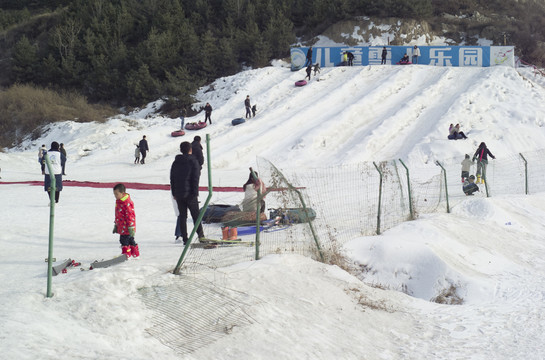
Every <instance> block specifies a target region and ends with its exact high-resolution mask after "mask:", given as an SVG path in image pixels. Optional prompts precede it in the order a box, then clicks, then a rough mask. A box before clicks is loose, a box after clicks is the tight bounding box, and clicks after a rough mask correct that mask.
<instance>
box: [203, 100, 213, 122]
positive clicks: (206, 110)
mask: <svg viewBox="0 0 545 360" xmlns="http://www.w3.org/2000/svg"><path fill="white" fill-rule="evenodd" d="M211 115H212V105H210V103H206V106H205V107H204V122H206V120H208V121H210V125H212V119H211V118H210V116H211Z"/></svg>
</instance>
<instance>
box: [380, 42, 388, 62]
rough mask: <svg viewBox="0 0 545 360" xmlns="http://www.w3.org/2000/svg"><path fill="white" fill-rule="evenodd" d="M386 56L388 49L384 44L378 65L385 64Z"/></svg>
mask: <svg viewBox="0 0 545 360" xmlns="http://www.w3.org/2000/svg"><path fill="white" fill-rule="evenodd" d="M387 57H388V50H387V49H386V46H384V47H383V48H382V60H381V61H380V65H385V64H386V58H387Z"/></svg>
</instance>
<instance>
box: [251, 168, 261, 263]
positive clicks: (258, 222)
mask: <svg viewBox="0 0 545 360" xmlns="http://www.w3.org/2000/svg"><path fill="white" fill-rule="evenodd" d="M250 172H251V174H252V177H253V178H254V180H256V181H258V180H259V178H258V177H257V175H256V174H255V172H254V170H253V169H252V168H250ZM262 199H263V196H262V195H261V183H260V184H259V187H258V189H257V204H256V216H255V217H256V219H255V224H256V227H255V259H256V260H259V237H260V235H259V234H260V231H259V230H260V227H261V200H262Z"/></svg>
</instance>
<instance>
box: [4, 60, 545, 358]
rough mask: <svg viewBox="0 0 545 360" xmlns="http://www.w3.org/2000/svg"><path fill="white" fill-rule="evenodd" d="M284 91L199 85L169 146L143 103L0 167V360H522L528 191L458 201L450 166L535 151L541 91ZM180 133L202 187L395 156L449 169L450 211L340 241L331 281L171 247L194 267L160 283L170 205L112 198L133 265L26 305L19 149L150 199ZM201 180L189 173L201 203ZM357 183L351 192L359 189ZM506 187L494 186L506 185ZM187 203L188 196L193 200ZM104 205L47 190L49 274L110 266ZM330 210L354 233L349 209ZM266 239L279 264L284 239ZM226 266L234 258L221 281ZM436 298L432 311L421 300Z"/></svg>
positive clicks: (535, 228) (440, 85) (453, 78)
mask: <svg viewBox="0 0 545 360" xmlns="http://www.w3.org/2000/svg"><path fill="white" fill-rule="evenodd" d="M302 77H303V72H302V71H301V72H298V73H293V72H291V71H290V70H289V69H288V68H285V67H267V68H263V69H257V70H248V71H244V72H242V73H239V74H237V75H234V76H231V77H226V78H221V79H218V80H217V81H216V82H214V83H213V84H212V85H211V86H210V87H204V88H201V89H200V90H199V93H198V95H197V97H198V103H197V104H196V105H195V106H197V107H198V106H199V105H200V104H202V103H205V102H210V103H211V104H212V106H213V107H214V109H215V110H214V112H213V114H212V122H213V123H212V125H209V126H208V127H207V128H206V130H201V131H197V132H188V134H187V135H185V136H184V137H182V138H172V137H170V132H171V131H172V130H174V129H176V128H177V127H179V122H178V119H170V118H167V117H162V116H160V115H157V114H155V112H156V111H157V110H158V108H159V107H160V105H161V102H160V101H159V102H155V103H151V104H149V105H148V106H147V107H146V108H144V109H138V110H137V111H135V112H134V113H132V114H131V115H130V116H123V115H119V116H117V117H115V118H112V119H110V120H109V121H107V122H105V123H86V124H81V123H76V122H72V121H67V122H61V123H56V124H52V125H50V126H49V127H48V129H47V131H46V133H45V134H44V135H43V137H41V138H39V139H38V140H36V141H31V140H27V141H25V142H24V144H23V145H22V146H21V147H17V148H12V149H9V150H8V151H7V152H3V153H0V166H1V168H2V171H1V173H0V175H1V177H2V180H0V181H1V182H0V198H1V199H2V200H3V201H2V204H1V205H0V218H1V219H2V221H1V222H0V248H1V249H2V252H3V260H2V261H1V262H0V267H1V269H2V271H1V272H0V283H2V284H3V286H2V288H1V289H0V297H1V298H2V299H3V300H4V306H3V307H2V309H1V310H0V323H1V324H2V326H3V330H4V333H3V335H2V336H0V351H1V352H2V354H4V356H6V357H7V358H14V359H15V358H17V359H34V358H40V359H58V358H59V357H61V358H63V357H73V356H77V357H79V358H82V359H110V358H116V359H117V358H119V359H142V360H144V359H151V358H160V359H225V360H227V359H233V358H237V359H256V358H259V359H264V360H273V359H279V358H292V359H319V360H322V359H323V360H329V359H332V358H340V359H362V358H366V359H367V358H368V359H392V360H394V359H415V360H416V359H427V358H433V359H445V360H446V359H449V360H450V359H453V358H471V359H479V360H481V359H483V360H485V359H499V360H504V359H505V360H507V359H515V358H521V359H532V360H533V359H542V358H543V357H544V356H545V349H544V348H543V345H542V344H543V343H544V342H545V337H544V335H543V334H544V332H543V330H544V329H543V324H544V321H543V320H544V318H543V314H545V308H544V304H543V301H542V299H543V298H544V295H545V293H544V291H543V289H544V288H545V280H544V279H545V261H544V260H543V259H545V247H544V246H543V232H544V231H545V225H544V224H545V212H544V211H543V206H542V204H543V201H544V200H545V196H544V193H543V192H541V193H536V192H532V193H531V194H530V195H522V193H520V192H519V193H517V194H513V193H507V194H506V193H502V192H497V193H495V194H494V196H493V197H491V198H486V197H485V195H484V194H483V191H481V193H479V194H478V195H477V196H474V197H466V196H463V195H461V194H460V193H461V191H460V183H459V169H460V166H459V162H460V160H461V159H462V158H463V154H464V153H471V152H473V151H474V150H475V148H476V145H478V143H479V142H481V141H486V142H487V144H489V146H490V149H491V150H492V152H493V153H494V154H495V155H496V157H497V159H496V160H494V161H493V162H492V163H491V164H490V165H489V166H490V168H491V169H494V168H499V167H500V166H501V164H503V163H505V162H507V161H508V159H509V158H510V157H512V156H513V154H514V155H515V156H518V155H517V154H518V153H519V152H526V151H537V150H540V149H542V148H543V144H544V143H545V142H544V140H545V139H544V137H545V133H544V132H543V122H542V120H541V114H542V113H543V110H544V109H543V107H544V106H545V105H544V104H545V102H544V101H543V97H544V95H545V92H544V91H545V90H544V89H543V87H542V86H541V85H540V83H542V82H541V79H539V78H535V77H534V75H532V73H531V71H528V72H526V71H524V69H519V70H516V69H512V68H502V67H496V68H487V69H460V68H431V67H426V66H410V67H399V66H398V67H396V66H375V67H367V68H335V69H324V70H323V71H322V73H321V74H320V75H319V76H318V77H317V78H313V79H312V81H311V82H310V83H309V84H308V85H306V86H305V87H303V88H296V87H294V81H295V80H299V79H300V78H302ZM247 94H249V95H250V96H251V98H252V103H256V104H257V106H258V115H257V116H256V117H255V118H253V119H249V120H248V121H247V122H246V123H244V124H241V125H238V126H232V125H231V123H230V121H231V119H233V118H235V117H239V116H242V115H243V114H244V107H243V101H244V99H245V97H246V95H247ZM203 117H204V115H203V114H199V115H197V116H195V117H193V118H190V119H188V121H197V120H199V119H203ZM457 122H460V123H461V124H462V129H463V130H464V131H466V132H467V133H468V136H469V137H470V139H469V140H466V141H463V140H458V141H449V140H446V135H447V129H448V125H449V124H450V123H457ZM144 134H145V135H147V138H148V140H149V143H150V149H151V152H150V154H149V157H148V158H147V162H146V164H145V165H135V164H133V159H134V158H133V150H134V143H135V142H136V141H137V140H139V139H140V138H141V137H142V135H144ZM196 134H198V135H201V136H202V137H203V138H204V136H205V134H209V135H210V138H211V153H212V155H211V162H212V164H211V165H212V168H213V173H212V181H213V184H214V185H217V186H237V187H240V186H241V185H242V183H243V182H244V180H245V179H246V178H247V176H248V167H249V166H255V165H256V156H260V157H264V158H267V159H269V160H270V161H272V162H273V163H274V164H275V165H277V166H278V167H280V168H282V169H283V170H284V169H285V170H287V171H288V172H290V173H294V174H304V173H306V172H310V171H311V170H312V169H315V168H317V167H323V168H329V169H332V170H333V171H335V172H339V175H340V176H341V177H342V175H343V174H344V173H343V171H345V168H344V167H343V166H338V165H340V164H344V165H345V166H347V167H348V166H349V165H351V164H356V163H358V164H361V163H362V162H364V161H371V160H372V161H380V160H382V159H396V158H403V159H404V160H406V161H407V162H408V164H409V166H410V167H411V169H414V168H418V167H421V166H426V165H427V166H430V167H433V168H436V169H437V166H435V165H434V164H433V160H435V159H440V160H442V159H450V160H449V161H450V163H451V164H452V166H453V169H455V171H454V172H453V173H452V175H451V176H452V178H453V179H454V180H453V182H454V183H455V189H456V190H457V192H458V195H455V196H457V197H456V199H455V200H456V201H453V202H452V203H451V213H446V211H444V210H438V211H436V212H431V213H422V214H420V216H419V218H418V219H417V220H415V221H406V222H403V223H402V224H400V225H398V226H396V227H393V228H391V229H390V230H388V231H384V232H383V233H382V234H381V235H378V236H363V235H362V234H358V235H355V236H352V237H351V238H350V239H348V241H346V242H342V243H340V247H339V249H338V251H339V253H340V254H342V259H343V261H340V262H339V263H338V264H337V265H331V264H324V263H321V262H317V261H314V260H312V259H311V258H309V257H307V256H302V255H298V254H294V253H290V252H289V251H288V252H286V251H282V248H283V247H282V248H278V249H277V251H276V252H271V253H268V254H263V253H262V254H261V256H262V258H261V259H260V260H259V261H255V260H252V259H253V258H252V256H253V255H254V254H255V252H254V249H253V248H250V247H239V248H236V247H233V248H227V249H225V248H218V249H210V250H203V249H191V251H192V252H193V253H194V254H195V256H196V259H197V261H198V262H199V263H201V264H204V265H207V267H206V269H204V270H202V271H191V270H188V271H187V272H184V273H183V275H182V276H175V275H173V274H172V269H173V267H174V265H175V263H176V261H177V260H178V258H179V256H180V255H181V253H182V251H183V248H182V246H181V245H180V244H175V243H174V236H173V231H174V226H175V215H174V212H173V209H172V199H171V195H170V192H169V191H165V190H140V189H129V191H130V194H131V198H132V199H133V200H134V202H135V206H136V213H137V230H136V231H137V235H136V236H137V242H138V243H139V246H140V251H141V256H140V258H139V259H137V260H135V259H132V260H130V261H127V262H125V263H123V264H120V265H117V266H115V267H111V268H106V269H94V270H92V271H79V270H78V269H77V268H71V269H69V271H68V272H67V273H66V274H60V275H59V276H57V277H54V278H53V292H54V296H53V297H52V298H45V297H44V294H45V290H46V263H44V261H43V259H44V258H45V257H46V256H47V244H48V230H49V226H48V225H49V221H50V216H49V210H50V208H49V206H48V202H47V195H46V194H45V192H44V190H43V187H42V186H29V185H27V184H7V183H6V182H12V181H13V182H18V181H24V180H36V181H40V180H42V179H43V176H42V175H41V174H40V169H39V164H38V163H37V161H36V157H37V150H38V147H39V145H41V144H42V143H43V144H49V143H50V142H51V141H59V142H63V143H64V144H65V145H66V148H67V151H68V163H67V174H68V176H66V177H65V178H67V179H74V180H82V181H98V182H110V181H111V182H118V181H123V182H143V183H159V184H163V183H168V181H169V169H170V165H171V163H172V161H173V158H174V156H175V155H176V154H177V153H178V147H179V144H180V142H181V141H184V140H192V138H193V136H194V135H196ZM537 165H540V163H537ZM255 167H256V170H258V171H260V172H261V171H262V169H261V168H258V167H257V166H255ZM535 168H538V170H540V171H542V168H543V166H536V167H534V169H535ZM540 168H541V169H540ZM436 172H437V171H436ZM206 175H207V174H206V172H205V171H203V174H202V177H201V185H203V186H204V185H206V180H205V178H206ZM360 175H361V177H362V178H363V179H364V182H365V180H366V174H363V173H362V174H360ZM512 175H513V174H512V173H511V174H509V175H508V176H504V178H503V179H502V180H503V183H506V184H512V181H511V177H512ZM266 179H267V181H269V179H268V178H266ZM449 180H450V178H449ZM315 182H316V183H320V184H325V185H326V186H324V187H323V188H324V189H325V188H327V187H328V186H338V188H339V189H338V190H339V193H340V196H339V198H340V199H341V200H343V199H344V200H350V199H351V198H355V197H356V196H357V195H359V193H360V192H361V193H364V192H365V189H364V188H361V189H357V190H356V191H353V190H352V188H350V186H349V185H350V184H345V183H340V184H338V183H337V184H334V183H332V182H331V179H330V178H328V177H321V178H317V179H315ZM309 186H310V185H309ZM310 190H311V189H307V190H306V191H309V192H310ZM449 191H450V189H449ZM205 196H206V194H205V193H201V194H200V200H201V202H202V201H203V199H204V198H205ZM241 199H242V193H240V192H230V193H215V194H214V197H213V198H212V201H213V202H215V203H240V201H241ZM114 200H115V199H114V197H113V195H112V190H111V189H110V188H91V187H73V186H70V187H69V186H66V187H65V189H64V190H63V191H62V195H61V198H60V202H59V204H57V205H56V206H55V219H54V220H55V240H54V246H55V252H54V256H55V257H56V259H57V260H58V261H60V260H62V259H66V258H68V257H70V258H73V259H76V260H77V261H81V262H82V264H83V266H87V268H88V266H89V265H90V264H91V263H92V261H94V260H95V259H102V258H110V257H112V256H114V255H116V254H118V253H119V252H120V250H119V248H118V245H119V243H118V240H117V239H118V237H117V236H116V235H113V234H112V222H113V218H114ZM267 201H268V203H269V204H270V203H271V202H272V199H271V197H269V198H267ZM345 203H346V206H352V205H351V204H352V203H351V202H350V201H345ZM318 205H319V206H322V207H324V208H328V207H330V206H332V205H331V204H327V203H326V204H318ZM349 210H351V211H352V213H353V214H356V215H355V216H354V217H356V218H359V217H360V216H361V212H363V211H364V209H363V208H359V207H354V208H350V209H349ZM318 220H322V219H317V220H316V221H315V222H318ZM326 220H328V221H329V223H328V226H329V228H330V229H333V230H331V231H338V232H342V231H344V230H346V226H347V225H346V224H347V222H346V221H344V219H341V220H339V219H337V218H331V219H326ZM189 224H191V221H189ZM218 226H219V225H218ZM218 226H216V225H208V224H207V225H205V231H206V233H207V234H209V233H210V234H214V233H215V232H217V231H218V230H219V227H218ZM294 228H295V226H294ZM274 234H275V236H276V238H277V239H278V241H279V242H280V243H281V244H282V245H287V248H288V249H289V248H290V244H293V242H294V241H295V240H299V239H290V238H289V237H288V235H283V234H284V233H283V232H281V231H278V232H275V233H274ZM285 234H287V233H285ZM266 239H267V238H266V237H265V236H263V237H262V241H263V242H265V241H266ZM199 251H200V252H199ZM240 253H243V254H248V253H249V254H250V256H249V257H246V258H245V259H246V260H243V261H239V262H237V263H234V265H230V266H224V265H222V264H225V262H229V261H230V260H232V259H233V258H234V256H235V255H237V254H240ZM236 258H237V259H241V258H242V257H236ZM230 264H233V263H230ZM338 265H342V267H341V266H338ZM345 269H348V270H350V273H349V272H347V271H346V270H345ZM445 290H447V292H446V293H445ZM441 296H443V297H450V299H447V300H452V301H446V300H445V299H443V300H437V298H439V297H441ZM449 304H451V305H449Z"/></svg>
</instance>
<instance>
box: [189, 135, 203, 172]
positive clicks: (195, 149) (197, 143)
mask: <svg viewBox="0 0 545 360" xmlns="http://www.w3.org/2000/svg"><path fill="white" fill-rule="evenodd" d="M191 153H192V155H193V156H194V157H195V159H197V161H198V163H199V166H200V169H201V170H202V165H203V164H204V155H203V153H202V145H201V137H200V136H199V135H197V136H195V137H194V138H193V142H192V143H191Z"/></svg>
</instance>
